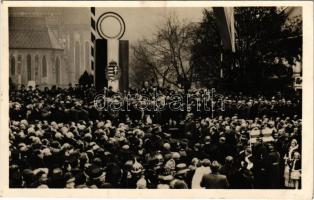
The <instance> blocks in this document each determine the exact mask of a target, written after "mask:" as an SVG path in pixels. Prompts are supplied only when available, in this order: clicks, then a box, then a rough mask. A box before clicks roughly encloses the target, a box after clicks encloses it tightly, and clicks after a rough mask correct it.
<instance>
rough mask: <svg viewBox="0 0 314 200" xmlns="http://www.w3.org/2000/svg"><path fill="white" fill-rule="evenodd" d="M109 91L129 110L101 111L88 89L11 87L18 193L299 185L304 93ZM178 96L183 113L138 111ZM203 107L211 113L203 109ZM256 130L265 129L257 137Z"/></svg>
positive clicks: (108, 96) (13, 175) (12, 163)
mask: <svg viewBox="0 0 314 200" xmlns="http://www.w3.org/2000/svg"><path fill="white" fill-rule="evenodd" d="M104 94H105V97H106V98H104V101H107V100H112V99H115V100H118V101H122V99H123V100H125V101H127V102H130V101H131V103H130V106H129V107H128V109H121V110H114V111H113V110H99V109H97V107H96V106H95V96H96V95H97V92H96V90H95V89H94V88H93V87H87V86H86V87H85V86H80V85H77V86H75V87H72V86H69V87H68V88H66V89H61V88H57V87H52V88H51V89H48V88H45V89H44V90H41V89H39V88H38V87H35V88H31V87H30V88H25V87H21V88H20V89H16V90H15V89H12V90H10V133H9V140H10V173H9V175H10V181H9V184H10V187H11V188H138V189H145V188H159V189H166V188H169V189H190V188H191V189H194V188H206V189H229V188H230V189H244V188H247V189H248V188H249V189H254V188H255V189H265V188H274V189H275V188H277V189H278V188H296V189H298V188H301V154H302V152H301V149H302V144H301V138H302V119H301V117H302V115H301V110H302V109H301V108H302V105H301V104H302V100H301V98H300V97H298V96H294V95H290V96H284V95H282V94H280V93H279V94H275V95H270V96H268V95H267V96H266V95H258V94H257V95H256V94H255V95H247V94H240V93H238V94H231V93H228V94H227V93H225V94H223V93H220V94H219V95H216V96H215V95H213V94H212V97H211V98H205V97H206V95H208V93H207V90H204V89H203V90H202V89H198V90H191V91H188V93H186V92H184V91H180V90H171V89H170V88H158V87H152V86H149V85H145V86H144V87H143V88H142V89H141V90H131V89H130V90H129V91H125V92H123V93H122V95H119V96H117V95H115V93H114V92H113V91H112V90H111V88H109V89H108V90H106V91H105V92H104ZM178 95H181V96H182V97H183V99H184V101H183V102H186V98H187V96H191V99H190V103H189V104H187V103H183V106H182V109H177V110H172V109H171V107H168V106H165V109H162V110H158V111H156V110H153V109H138V106H137V105H138V102H143V101H145V102H149V103H148V104H147V105H148V106H145V108H147V107H149V106H150V105H154V104H153V103H152V102H155V101H157V99H156V96H162V98H161V99H164V101H163V105H168V104H170V100H173V99H172V98H171V97H172V96H178ZM118 97H119V98H118ZM143 97H145V98H143ZM199 99H206V101H198V100H199ZM198 102H201V105H203V104H207V103H209V105H210V108H211V109H210V110H205V109H198V108H199V107H201V108H203V106H199V105H198ZM176 103H178V101H176ZM140 105H142V104H140ZM141 108H143V107H141ZM180 108H181V107H180ZM253 131H254V132H256V131H260V134H259V135H257V136H256V135H254V137H255V138H254V140H253V138H252V137H253V136H252V134H251V133H252V132H253ZM265 132H267V133H271V135H270V137H271V140H267V141H266V140H265V134H264V133H265Z"/></svg>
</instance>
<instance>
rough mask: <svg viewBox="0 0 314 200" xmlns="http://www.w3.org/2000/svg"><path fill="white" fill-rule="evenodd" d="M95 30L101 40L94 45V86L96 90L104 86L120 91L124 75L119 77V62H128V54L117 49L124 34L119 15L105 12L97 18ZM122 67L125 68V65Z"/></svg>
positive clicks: (123, 26) (122, 23) (123, 24)
mask: <svg viewBox="0 0 314 200" xmlns="http://www.w3.org/2000/svg"><path fill="white" fill-rule="evenodd" d="M96 28H97V32H98V34H99V36H100V37H101V38H102V39H97V40H96V45H95V46H96V53H95V54H96V63H95V85H96V88H97V89H101V88H102V87H104V86H108V87H112V89H113V91H116V92H117V91H119V90H120V89H122V87H121V86H120V84H119V83H120V82H121V81H120V79H123V78H126V77H124V76H125V74H124V75H122V76H121V74H122V73H121V68H120V64H121V63H120V61H121V60H122V61H123V60H127V61H128V57H125V56H126V55H127V56H128V54H126V53H123V54H121V53H120V52H121V50H120V49H119V48H120V46H121V45H120V39H121V38H122V36H123V35H124V32H125V23H124V21H123V19H122V17H121V16H120V15H119V14H117V13H114V12H106V13H103V14H102V15H101V16H100V17H99V18H98V20H97V26H96ZM105 45H106V46H105ZM124 57H125V58H124ZM123 66H124V67H125V63H123ZM127 67H128V65H127ZM99 73H101V74H99ZM105 82H107V83H105ZM123 89H125V88H123Z"/></svg>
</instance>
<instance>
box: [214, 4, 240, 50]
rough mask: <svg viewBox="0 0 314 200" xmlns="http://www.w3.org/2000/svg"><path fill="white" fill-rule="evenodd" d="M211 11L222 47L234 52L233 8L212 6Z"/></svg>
mask: <svg viewBox="0 0 314 200" xmlns="http://www.w3.org/2000/svg"><path fill="white" fill-rule="evenodd" d="M213 11H214V14H215V18H216V23H217V26H218V29H219V34H220V36H221V40H222V43H223V46H224V48H225V49H226V50H231V51H232V52H235V30H234V8H233V7H214V8H213Z"/></svg>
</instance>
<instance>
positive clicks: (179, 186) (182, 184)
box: [173, 180, 188, 189]
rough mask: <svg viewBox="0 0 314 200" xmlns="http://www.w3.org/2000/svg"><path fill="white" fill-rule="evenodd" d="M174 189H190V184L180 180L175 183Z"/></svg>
mask: <svg viewBox="0 0 314 200" xmlns="http://www.w3.org/2000/svg"><path fill="white" fill-rule="evenodd" d="M173 189H188V186H187V184H186V183H185V182H184V181H182V180H178V181H176V182H175V183H174V185H173Z"/></svg>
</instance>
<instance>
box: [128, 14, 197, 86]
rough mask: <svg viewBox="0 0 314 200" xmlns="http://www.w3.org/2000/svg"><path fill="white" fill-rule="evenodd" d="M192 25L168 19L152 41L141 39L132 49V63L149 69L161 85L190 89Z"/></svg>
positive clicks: (171, 17) (169, 17) (170, 17)
mask: <svg viewBox="0 0 314 200" xmlns="http://www.w3.org/2000/svg"><path fill="white" fill-rule="evenodd" d="M194 27H195V25H193V24H191V23H189V24H188V23H185V22H183V21H179V20H178V18H177V17H176V16H175V15H173V16H168V17H167V18H166V20H165V22H164V23H163V24H162V25H161V26H160V27H159V28H158V31H157V32H156V34H155V35H153V37H152V39H150V40H148V39H143V40H140V41H138V42H137V44H135V45H134V46H133V53H134V59H136V60H138V61H140V62H141V63H143V64H144V65H145V66H147V67H149V68H150V70H151V71H152V72H153V76H154V78H156V79H157V80H158V79H160V78H161V79H162V84H163V85H165V84H166V83H167V84H171V85H174V86H177V87H183V88H184V89H185V90H187V89H189V88H190V86H191V80H192V72H193V70H192V69H191V65H190V58H191V45H192V43H193V40H192V38H193V37H194V30H195V28H194Z"/></svg>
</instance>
